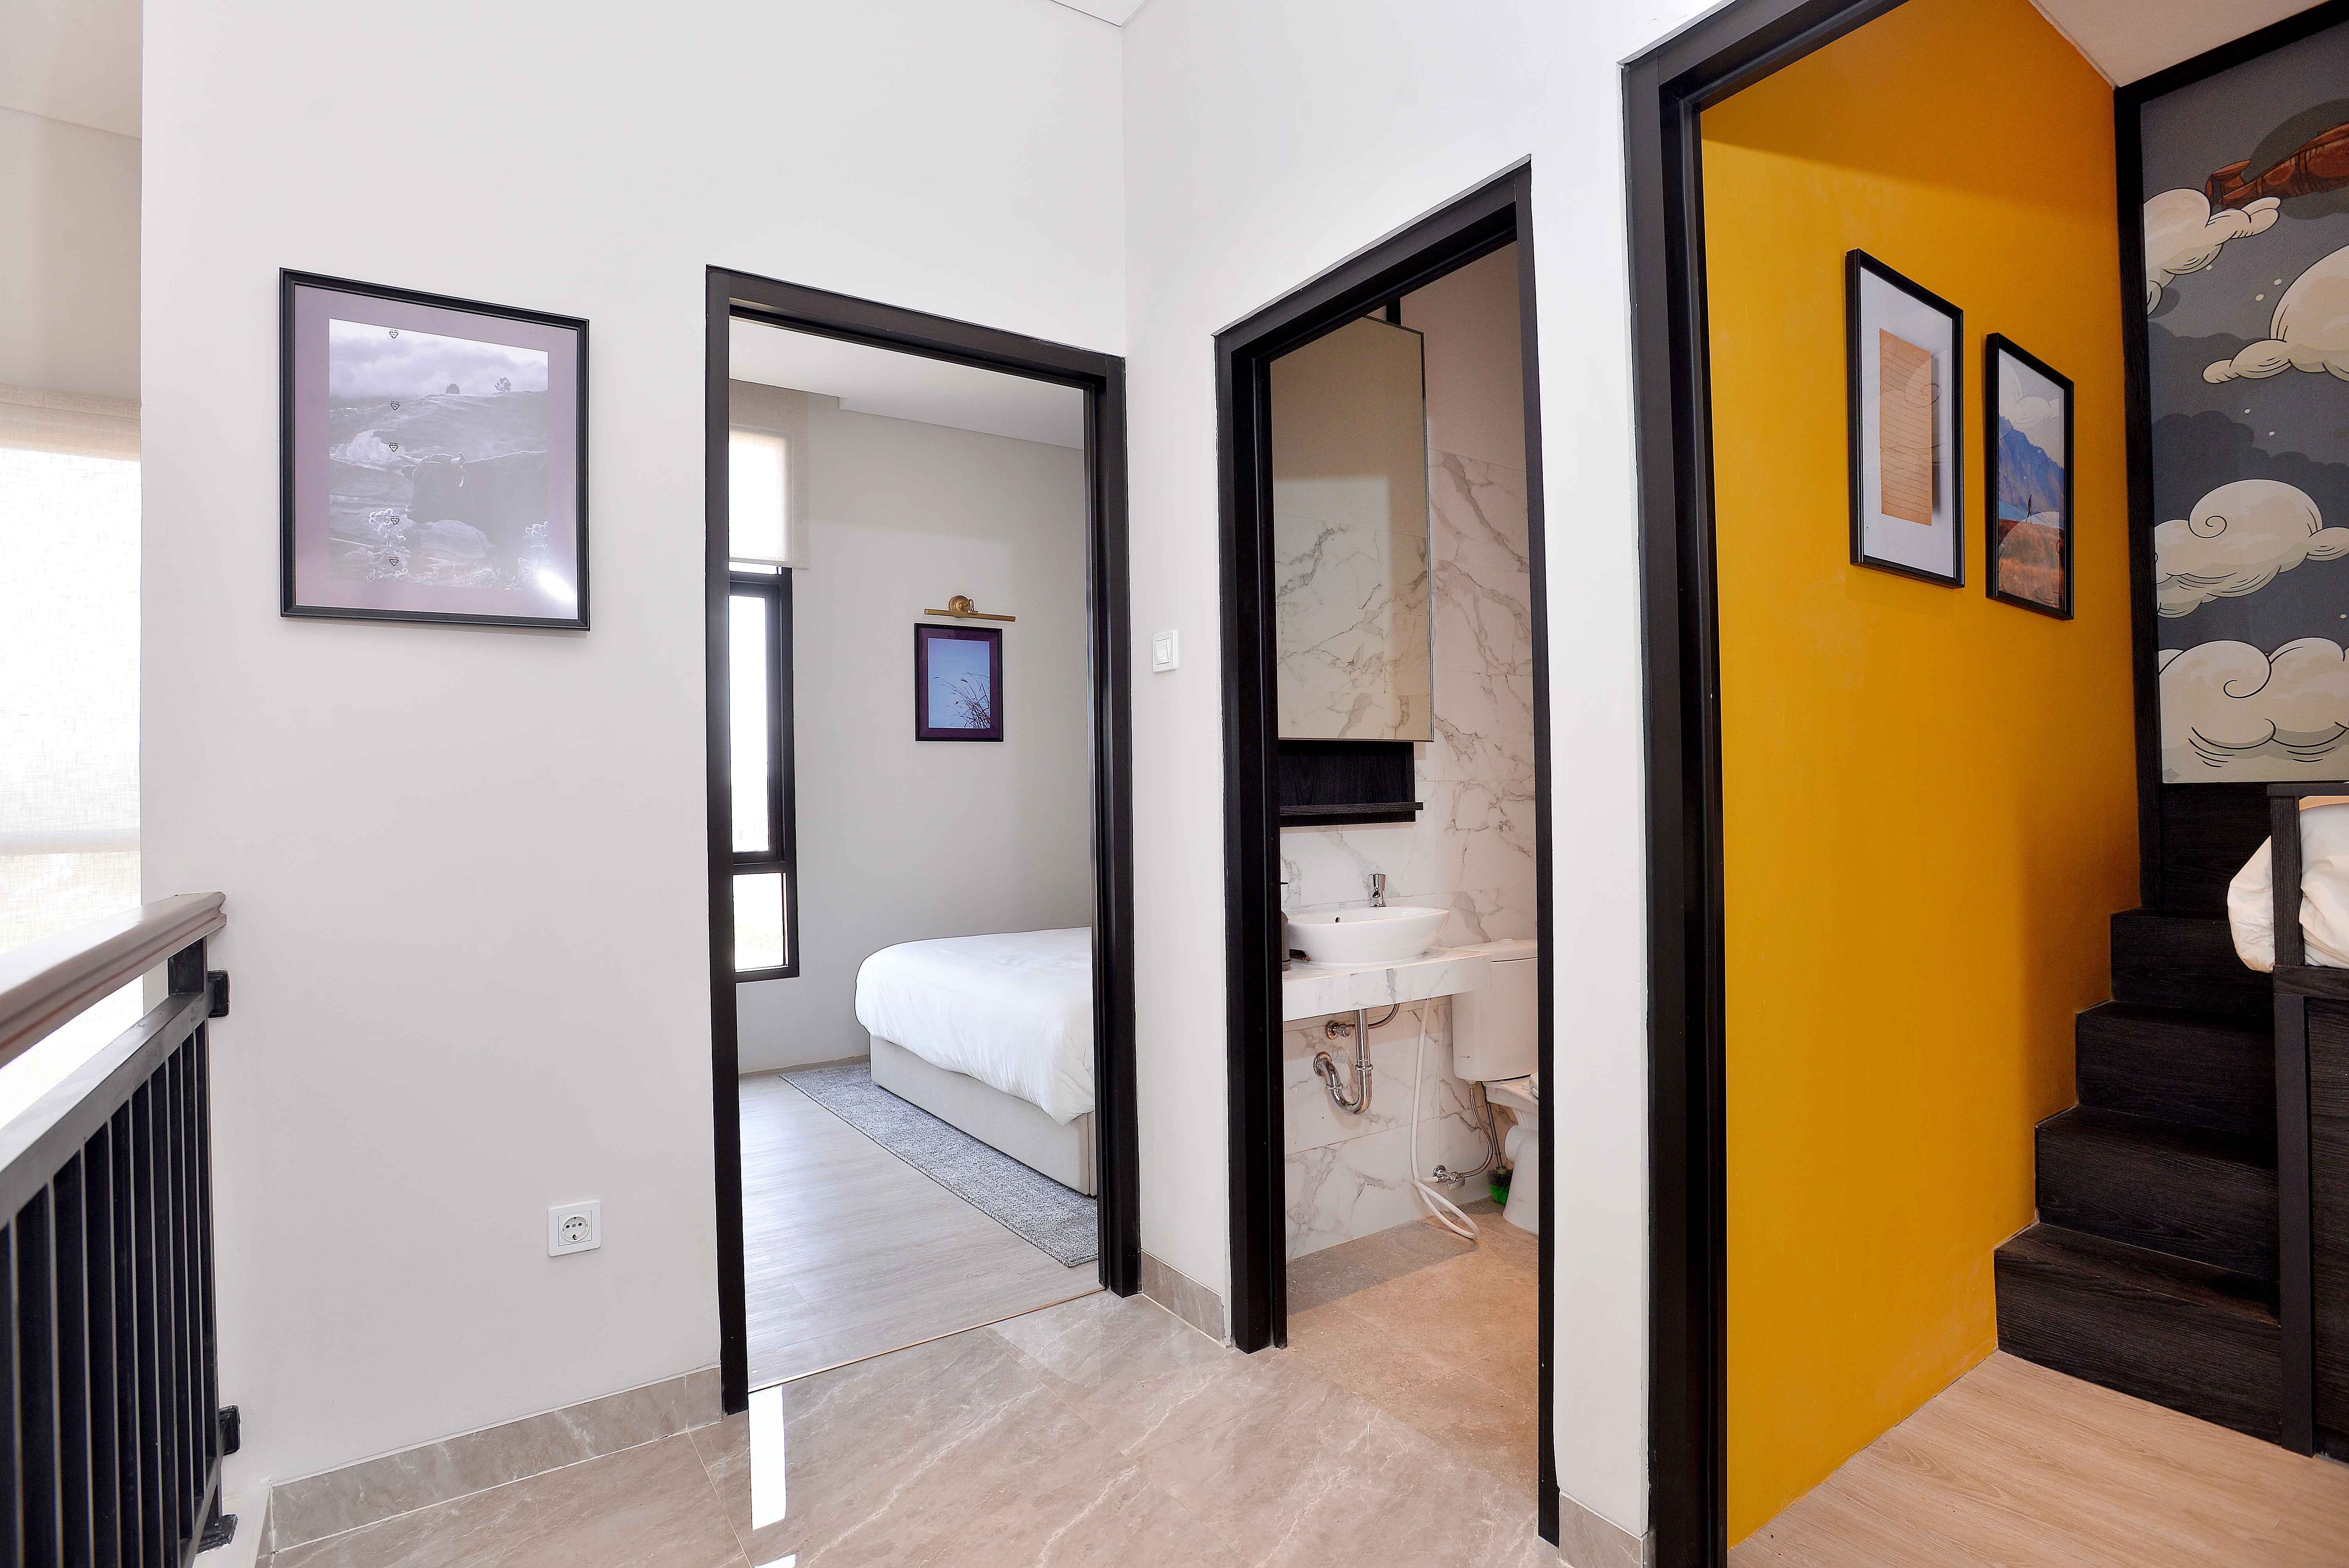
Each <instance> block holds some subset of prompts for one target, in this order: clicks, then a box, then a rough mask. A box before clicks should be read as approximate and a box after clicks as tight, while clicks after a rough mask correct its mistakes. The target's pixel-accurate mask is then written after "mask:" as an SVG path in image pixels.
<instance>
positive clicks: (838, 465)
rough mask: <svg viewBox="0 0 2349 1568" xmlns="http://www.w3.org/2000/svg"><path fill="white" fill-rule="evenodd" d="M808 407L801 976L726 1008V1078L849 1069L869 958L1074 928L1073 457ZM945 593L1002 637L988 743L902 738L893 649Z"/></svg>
mask: <svg viewBox="0 0 2349 1568" xmlns="http://www.w3.org/2000/svg"><path fill="white" fill-rule="evenodd" d="M809 402H810V404H811V405H812V407H810V408H809V411H808V420H807V434H806V437H805V462H806V480H807V489H806V492H805V505H806V508H807V512H806V522H807V535H806V537H807V542H808V559H809V561H810V565H809V566H808V567H807V568H806V569H804V570H802V571H797V572H794V573H792V666H793V667H792V676H793V678H792V694H793V711H792V717H793V723H792V730H793V734H794V739H795V741H796V744H797V747H798V763H799V765H798V768H797V769H796V777H797V780H798V785H799V800H798V818H799V820H798V826H799V843H800V853H799V873H800V908H799V913H800V934H801V957H800V973H799V974H798V975H796V976H794V977H793V978H791V979H788V980H761V981H754V982H751V983H750V984H749V985H743V986H741V987H740V990H739V995H740V999H741V1010H740V1017H741V1055H742V1070H743V1071H745V1072H756V1071H763V1070H771V1069H772V1068H781V1067H788V1066H791V1065H792V1064H793V1063H797V1062H820V1061H830V1060H834V1059H836V1058H839V1057H854V1056H863V1055H864V1054H865V1052H866V1051H867V1049H868V1048H869V1044H868V1040H867V1037H866V1036H865V1033H864V1029H863V1027H862V1026H860V1025H858V1023H857V1022H856V969H857V965H860V964H862V963H864V959H865V957H866V956H867V955H868V954H872V953H874V952H875V951H877V950H879V949H881V948H883V947H886V946H888V945H889V944H891V943H895V942H915V941H919V940H921V939H922V938H925V937H932V936H965V935H969V934H973V933H977V932H987V931H1036V930H1045V929H1050V928H1054V927H1060V926H1071V925H1090V924H1092V841H1091V833H1092V763H1091V760H1090V752H1091V746H1092V729H1091V726H1090V723H1089V719H1088V714H1087V707H1086V692H1087V682H1086V668H1085V641H1086V624H1085V500H1086V487H1085V455H1084V453H1083V452H1081V451H1079V450H1076V449H1071V448H1068V447H1056V446H1048V445H1045V444H1043V443H1042V442H1039V441H1021V440H1014V439H1011V438H1009V437H1004V436H987V435H980V434H979V433H978V432H977V431H974V430H959V429H950V428H947V427H946V426H943V425H929V424H921V423H916V421H914V420H911V419H889V418H880V417H878V416H875V415H871V414H851V413H844V412H843V411H842V410H841V409H839V408H838V407H835V406H834V400H833V399H832V398H828V397H813V398H810V399H809ZM956 593H968V594H969V595H970V596H971V597H972V598H973V599H975V600H976V601H978V607H979V608H980V609H982V610H990V611H995V612H997V613H999V614H1011V615H1017V616H1018V617H1019V620H1018V621H1017V622H1015V623H1014V624H1010V625H1008V626H1004V627H1003V628H1001V629H1002V632H1003V694H1002V695H1003V705H1004V707H1003V714H1004V737H1003V739H1002V740H1001V741H1000V742H993V741H987V742H955V741H940V740H916V739H915V738H914V716H913V687H914V634H913V631H912V627H913V625H914V624H915V623H916V621H927V622H929V623H931V624H940V625H952V624H956V623H954V622H950V621H945V620H942V619H941V618H940V617H938V616H935V615H924V614H922V612H923V611H924V610H925V609H927V608H929V607H930V606H932V605H942V604H944V603H946V602H947V598H948V597H950V596H951V595H953V594H956ZM967 624H977V623H967Z"/></svg>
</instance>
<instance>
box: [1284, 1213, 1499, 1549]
mask: <svg viewBox="0 0 2349 1568" xmlns="http://www.w3.org/2000/svg"><path fill="white" fill-rule="evenodd" d="M1467 1208H1468V1212H1469V1214H1470V1216H1471V1217H1472V1218H1473V1219H1475V1222H1476V1225H1477V1231H1478V1235H1477V1239H1476V1240H1475V1241H1473V1242H1471V1241H1467V1240H1465V1239H1464V1238H1462V1237H1459V1236H1455V1235H1454V1234H1453V1233H1451V1232H1449V1231H1446V1230H1444V1228H1443V1227H1441V1226H1439V1225H1437V1224H1436V1223H1435V1222H1433V1221H1430V1220H1422V1221H1420V1222H1417V1223H1416V1224H1409V1225H1398V1226H1396V1227H1395V1228H1394V1229H1392V1230H1389V1231H1381V1232H1379V1233H1376V1234H1374V1235H1368V1236H1363V1237H1361V1238H1359V1239H1358V1240H1355V1241H1350V1242H1345V1243H1340V1244H1339V1245H1337V1246H1334V1247H1330V1248H1326V1249H1324V1250H1323V1251H1321V1252H1318V1253H1309V1254H1308V1255H1307V1256H1305V1257H1301V1258H1299V1259H1298V1260H1296V1261H1295V1262H1294V1263H1292V1264H1289V1266H1288V1347H1289V1349H1290V1350H1291V1351H1293V1352H1295V1353H1296V1355H1297V1356H1298V1357H1300V1358H1301V1359H1303V1360H1305V1361H1307V1362H1308V1363H1309V1364H1310V1365H1311V1366H1313V1367H1315V1368H1316V1369H1317V1370H1319V1372H1321V1373H1322V1375H1323V1376H1325V1377H1329V1378H1330V1380H1331V1381H1333V1382H1335V1383H1337V1384H1338V1385H1340V1387H1344V1388H1346V1389H1347V1390H1349V1391H1350V1392H1351V1393H1353V1394H1355V1395H1357V1396H1359V1397H1360V1398H1364V1399H1367V1400H1369V1401H1370V1402H1371V1404H1373V1405H1376V1406H1377V1407H1378V1408H1380V1409H1381V1410H1384V1411H1385V1412H1386V1413H1387V1414H1388V1415H1390V1416H1392V1417H1394V1418H1396V1419H1397V1420H1399V1421H1402V1423H1403V1424H1404V1425H1406V1426H1409V1427H1411V1428H1413V1429H1415V1430H1417V1431H1418V1432H1420V1433H1421V1434H1422V1435H1423V1436H1425V1437H1427V1438H1429V1439H1432V1440H1433V1441H1435V1442H1437V1443H1439V1444H1441V1445H1443V1446H1444V1448H1445V1449H1449V1450H1450V1451H1451V1452H1452V1453H1453V1454H1454V1456H1456V1457H1457V1458H1459V1459H1460V1460H1462V1461H1463V1462H1464V1463H1467V1464H1470V1465H1474V1466H1476V1467H1478V1468H1480V1469H1482V1470H1485V1471H1486V1472H1487V1473H1489V1474H1490V1475H1491V1476H1492V1477H1493V1478H1494V1480H1496V1481H1498V1482H1500V1483H1501V1484H1503V1485H1505V1486H1510V1487H1514V1488H1516V1490H1518V1491H1521V1492H1523V1493H1524V1494H1525V1496H1526V1499H1527V1500H1528V1501H1527V1506H1531V1499H1532V1498H1533V1496H1534V1491H1535V1484H1536V1474H1537V1462H1538V1461H1537V1458H1536V1445H1537V1436H1536V1432H1537V1412H1536V1408H1535V1406H1536V1400H1535V1396H1536V1394H1537V1390H1538V1388H1539V1387H1540V1384H1539V1377H1540V1372H1539V1367H1538V1365H1537V1359H1536V1357H1537V1355H1538V1353H1539V1336H1540V1317H1539V1312H1540V1273H1539V1269H1540V1251H1539V1249H1540V1244H1541V1243H1540V1241H1539V1239H1538V1238H1537V1237H1536V1236H1535V1235H1534V1234H1533V1233H1530V1232H1527V1231H1521V1230H1518V1229H1517V1228H1516V1226H1515V1225H1512V1224H1510V1223H1509V1222H1507V1221H1506V1220H1504V1219H1502V1218H1501V1216H1500V1210H1499V1206H1498V1205H1496V1204H1495V1203H1492V1202H1480V1203H1472V1204H1469V1205H1468V1206H1467Z"/></svg>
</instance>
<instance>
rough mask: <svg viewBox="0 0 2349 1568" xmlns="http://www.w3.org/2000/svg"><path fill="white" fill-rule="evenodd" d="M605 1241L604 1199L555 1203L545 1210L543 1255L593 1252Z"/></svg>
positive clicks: (554, 1256)
mask: <svg viewBox="0 0 2349 1568" xmlns="http://www.w3.org/2000/svg"><path fill="white" fill-rule="evenodd" d="M603 1244H604V1203H603V1200H602V1199H600V1198H590V1199H589V1200H587V1202H585V1203H557V1204H556V1205H554V1207H553V1208H552V1209H549V1210H548V1211H547V1212H546V1255H547V1256H548V1257H551V1258H559V1257H561V1256H562V1255H563V1254H564V1253H587V1252H593V1251H595V1249H596V1248H597V1247H600V1246H602V1245H603Z"/></svg>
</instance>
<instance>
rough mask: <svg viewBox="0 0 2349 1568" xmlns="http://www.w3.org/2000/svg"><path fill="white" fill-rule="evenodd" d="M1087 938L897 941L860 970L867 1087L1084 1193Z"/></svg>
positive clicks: (1088, 1159) (1078, 931)
mask: <svg viewBox="0 0 2349 1568" xmlns="http://www.w3.org/2000/svg"><path fill="white" fill-rule="evenodd" d="M1092 936H1093V934H1092V931H1091V930H1090V929H1089V928H1087V927H1084V926H1075V927H1071V928H1070V929H1068V930H1063V931H1019V932H998V933H993V934H988V935H983V936H947V937H939V938H936V939H935V940H932V941H928V942H902V943H899V944H897V945H895V946H894V947H885V948H883V949H882V950H881V951H880V952H878V953H875V954H873V955H872V956H871V957H869V958H867V959H866V960H865V961H864V965H863V966H862V967H861V968H859V969H858V970H857V972H856V1021H857V1022H858V1023H859V1024H861V1025H863V1026H864V1029H865V1032H866V1033H867V1034H869V1035H870V1036H871V1037H872V1039H873V1081H874V1083H876V1084H878V1085H880V1086H881V1087H882V1088H885V1089H887V1090H888V1091H889V1092H890V1093H892V1094H894V1095H895V1096H897V1098H898V1099H904V1100H908V1101H910V1102H912V1103H913V1104H915V1105H917V1106H920V1107H921V1108H922V1109H924V1110H926V1111H928V1112H929V1113H930V1114H931V1115H932V1116H935V1117H936V1118H938V1119H940V1120H942V1121H946V1122H948V1123H950V1124H952V1125H953V1126H956V1127H958V1128H960V1129H961V1130H963V1131H965V1132H967V1133H968V1134H970V1135H971V1136H972V1137H973V1138H976V1139H978V1140H979V1141H980V1142H982V1143H985V1144H988V1145H989V1146H991V1147H993V1148H996V1149H999V1150H1002V1151H1003V1152H1004V1153H1006V1154H1009V1156H1011V1158H1013V1159H1014V1160H1017V1161H1019V1162H1020V1163H1021V1164H1023V1165H1026V1166H1028V1167H1030V1169H1031V1170H1035V1171H1041V1172H1042V1173H1043V1174H1045V1175H1047V1176H1050V1178H1052V1180H1054V1181H1058V1182H1060V1183H1061V1185H1063V1186H1066V1187H1072V1188H1074V1189H1075V1190H1076V1191H1080V1192H1083V1193H1086V1194H1088V1195H1091V1194H1093V1193H1095V1192H1097V1191H1099V1189H1100V1180H1099V1175H1098V1172H1097V1170H1096V1168H1095V1164H1094V1158H1093V971H1092V963H1093V956H1092Z"/></svg>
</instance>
